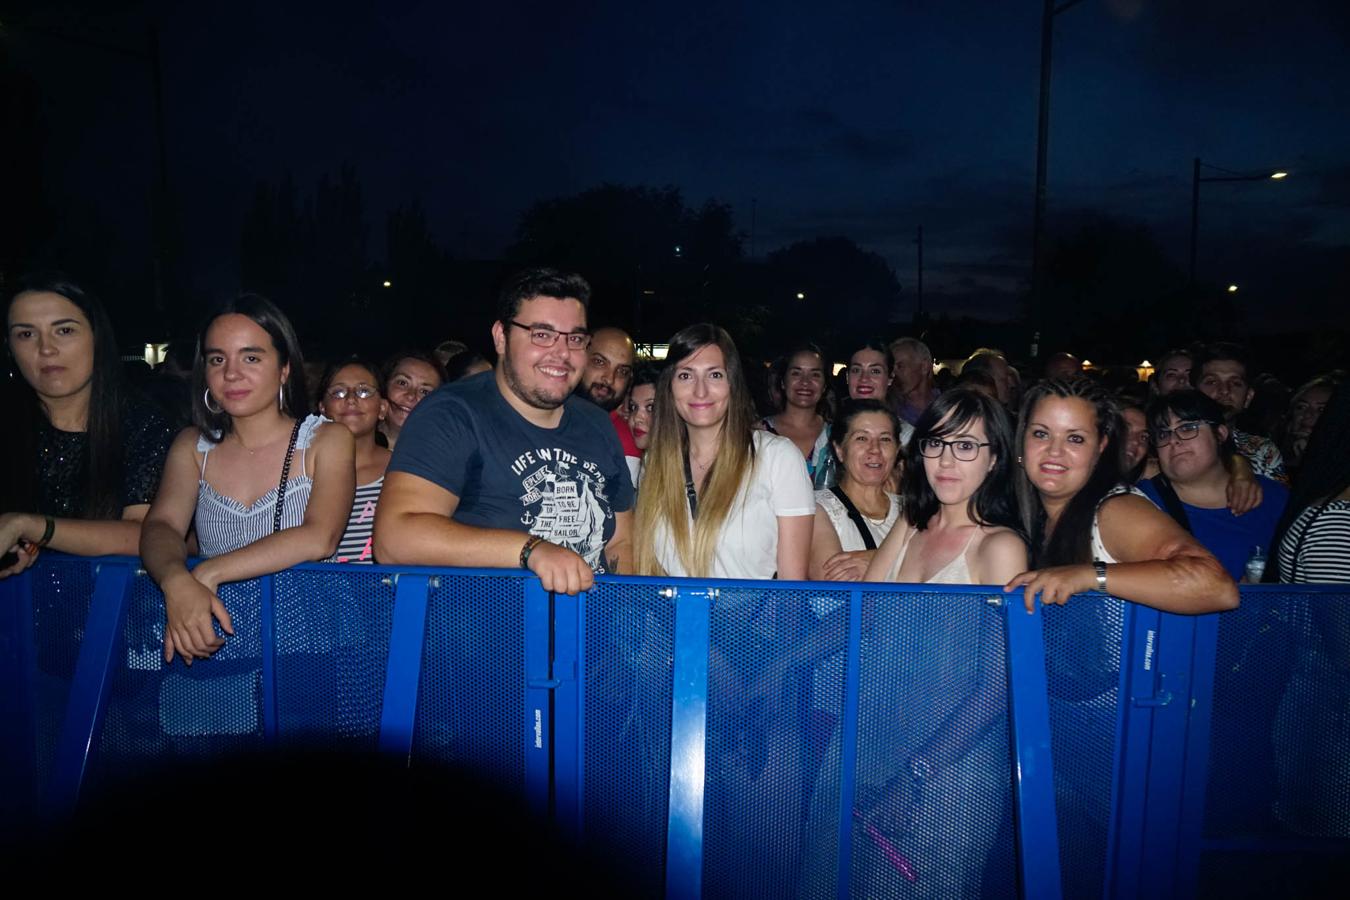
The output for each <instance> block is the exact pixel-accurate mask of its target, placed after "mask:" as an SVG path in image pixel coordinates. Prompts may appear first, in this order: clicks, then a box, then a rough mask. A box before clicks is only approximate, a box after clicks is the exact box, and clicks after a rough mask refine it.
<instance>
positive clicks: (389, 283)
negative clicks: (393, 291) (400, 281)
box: [384, 281, 394, 287]
mask: <svg viewBox="0 0 1350 900" xmlns="http://www.w3.org/2000/svg"><path fill="white" fill-rule="evenodd" d="M384 286H385V287H393V286H394V283H393V282H392V281H386V282H385V283H384Z"/></svg>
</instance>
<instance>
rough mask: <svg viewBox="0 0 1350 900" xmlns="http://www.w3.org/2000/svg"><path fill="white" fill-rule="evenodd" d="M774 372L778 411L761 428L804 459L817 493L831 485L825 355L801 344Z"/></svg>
mask: <svg viewBox="0 0 1350 900" xmlns="http://www.w3.org/2000/svg"><path fill="white" fill-rule="evenodd" d="M782 365H783V367H782V369H781V370H779V371H777V372H776V375H777V380H776V386H777V388H778V393H779V396H781V398H782V406H781V408H780V409H779V410H778V412H777V413H776V414H774V415H772V416H766V417H765V418H764V419H763V422H762V424H763V426H764V428H765V429H767V430H768V431H770V432H772V433H773V434H779V435H782V436H783V437H785V438H788V439H789V440H791V441H792V443H793V444H795V445H796V446H797V450H798V452H800V453H801V454H802V457H803V458H804V459H805V460H806V474H807V475H809V476H810V478H811V482H812V484H813V485H814V486H815V488H816V489H817V490H822V489H824V488H828V487H830V486H831V485H832V484H834V479H835V471H834V454H833V453H831V452H830V423H829V420H830V408H831V405H832V403H831V396H830V386H829V381H828V377H829V376H827V375H826V374H825V354H824V353H822V352H821V350H820V348H819V347H817V346H816V345H815V344H803V345H802V346H800V347H797V348H796V349H794V350H793V351H792V352H791V353H789V354H788V355H787V356H785V357H783V364H782Z"/></svg>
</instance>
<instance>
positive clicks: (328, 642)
mask: <svg viewBox="0 0 1350 900" xmlns="http://www.w3.org/2000/svg"><path fill="white" fill-rule="evenodd" d="M274 584H275V587H274V593H273V597H274V602H275V604H276V653H277V660H276V662H277V669H276V676H277V711H278V730H279V734H280V738H281V742H282V744H283V745H296V744H303V745H304V746H307V747H322V748H324V749H329V750H341V751H349V752H358V753H359V752H373V751H374V750H375V748H376V744H377V742H378V737H379V729H380V710H381V704H382V700H383V696H384V677H385V671H386V668H387V666H388V661H389V634H390V631H391V630H392V628H393V616H394V584H393V579H392V578H391V577H390V576H388V575H385V574H382V573H380V572H371V571H366V570H364V569H362V568H360V567H353V568H352V569H350V570H346V569H344V570H342V571H340V572H334V571H315V570H301V571H288V572H281V573H279V574H278V575H277V576H276V577H275V582H274Z"/></svg>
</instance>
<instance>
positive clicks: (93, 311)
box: [0, 274, 173, 578]
mask: <svg viewBox="0 0 1350 900" xmlns="http://www.w3.org/2000/svg"><path fill="white" fill-rule="evenodd" d="M5 337H6V340H5V344H6V348H7V350H8V351H9V357H10V361H11V364H12V366H13V368H14V370H16V371H17V373H18V375H19V377H17V378H15V377H13V374H11V377H10V379H9V387H10V392H12V394H13V395H14V396H12V397H10V398H9V399H8V401H7V402H6V403H5V405H4V408H5V409H6V410H8V411H9V413H10V416H9V422H11V423H12V425H13V426H14V427H13V430H12V431H10V432H9V433H7V434H6V437H5V439H4V441H0V473H3V474H0V556H3V557H5V559H4V561H3V562H0V578H4V577H5V576H7V575H13V574H15V573H16V572H20V571H22V570H23V569H25V568H27V567H28V566H29V565H31V564H32V563H33V561H34V560H35V559H36V558H37V551H38V548H39V547H41V546H49V547H51V548H53V549H55V550H62V551H64V552H66V553H76V554H80V555H84V556H101V555H105V554H132V553H135V552H136V546H137V544H138V543H139V541H140V535H141V520H142V519H144V518H145V514H146V512H147V510H149V508H150V501H151V500H152V499H153V498H154V495H155V489H156V487H157V486H158V484H159V476H160V472H161V471H162V469H163V466H164V456H165V454H166V453H167V452H168V448H169V443H170V441H171V440H172V439H173V435H172V433H171V431H170V428H169V424H168V423H167V422H166V421H165V420H164V417H163V416H162V415H161V414H160V413H159V411H158V410H157V409H156V407H155V406H154V405H153V404H152V403H150V402H149V401H147V400H145V399H144V398H141V397H135V396H132V395H130V394H129V392H128V391H127V389H126V386H125V385H124V384H123V382H122V372H121V366H120V363H119V361H118V356H117V339H116V338H115V337H114V335H113V331H112V325H111V323H110V322H109V321H108V316H107V314H106V313H105V312H104V310H103V306H102V305H101V304H100V303H99V301H98V299H97V298H96V297H94V296H93V295H92V294H90V293H89V292H87V291H85V290H83V289H82V288H81V287H80V286H79V285H78V284H76V283H75V282H74V281H72V280H71V279H69V278H67V277H66V276H64V275H59V274H47V275H38V276H30V277H28V278H25V279H23V281H22V282H21V286H20V289H19V292H18V293H17V294H15V295H14V297H13V298H11V300H10V302H9V304H8V307H7V315H6V335H5Z"/></svg>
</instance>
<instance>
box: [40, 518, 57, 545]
mask: <svg viewBox="0 0 1350 900" xmlns="http://www.w3.org/2000/svg"><path fill="white" fill-rule="evenodd" d="M45 518H46V519H47V527H46V528H45V529H44V530H43V532H42V537H41V538H39V539H38V542H37V546H39V547H45V546H47V545H48V544H50V543H51V542H52V535H54V534H56V519H54V518H52V517H51V516H46V517H45Z"/></svg>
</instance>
